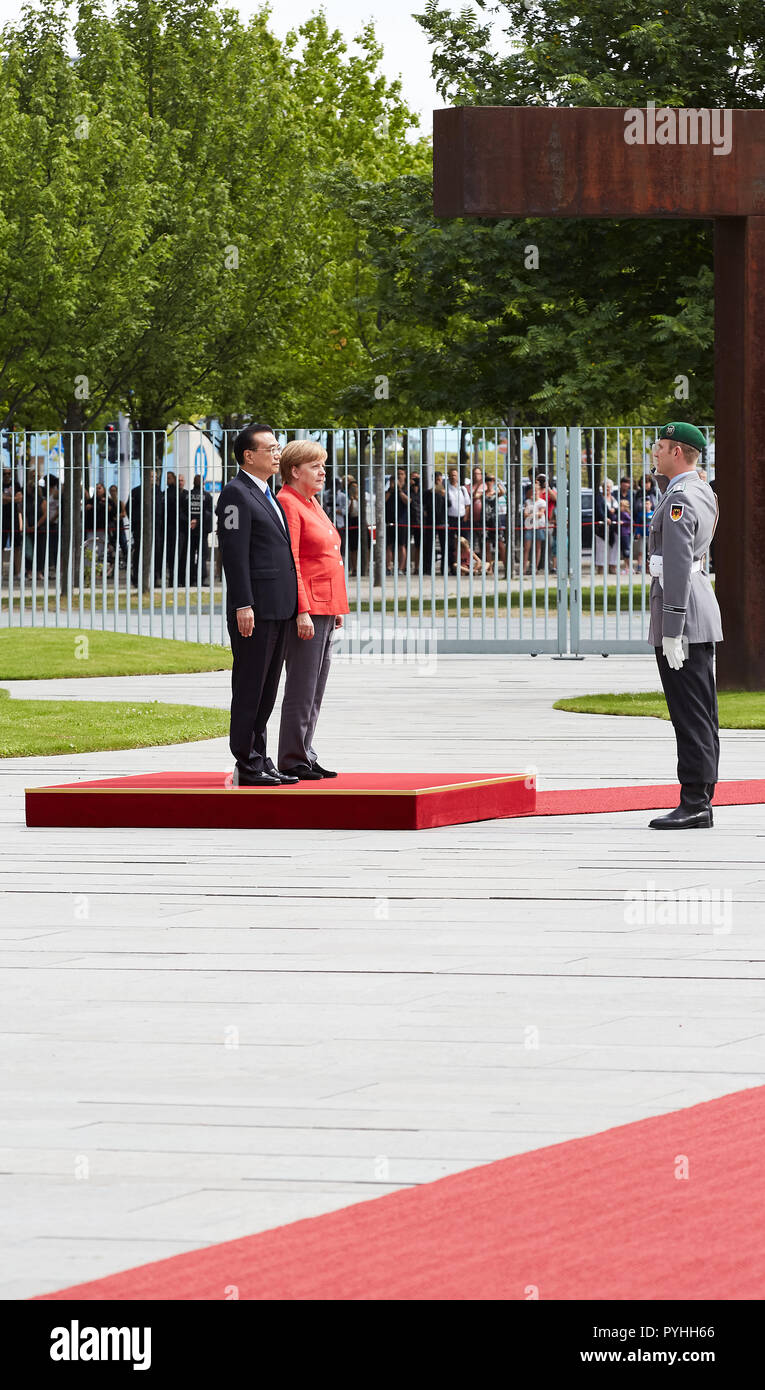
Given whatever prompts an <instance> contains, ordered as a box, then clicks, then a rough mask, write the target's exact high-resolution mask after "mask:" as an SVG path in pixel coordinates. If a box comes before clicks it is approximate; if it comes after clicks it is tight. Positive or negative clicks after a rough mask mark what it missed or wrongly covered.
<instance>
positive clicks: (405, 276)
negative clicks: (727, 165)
mask: <svg viewBox="0 0 765 1390" xmlns="http://www.w3.org/2000/svg"><path fill="white" fill-rule="evenodd" d="M479 5H480V8H481V9H482V10H483V11H484V12H485V13H486V16H487V22H486V23H482V22H478V20H477V19H476V16H475V14H474V12H473V11H466V10H464V9H463V10H462V11H461V12H460V13H458V14H450V13H448V12H447V11H445V10H444V9H442V8H441V7H440V5H439V4H438V3H437V0H430V3H428V4H427V6H426V8H425V12H424V14H422V15H420V16H419V19H420V23H421V25H422V27H423V29H424V30H425V32H426V33H427V34H428V36H429V38H430V40H431V42H432V44H433V50H434V51H433V71H434V75H435V77H436V80H437V83H438V86H439V90H440V91H441V93H442V95H443V96H444V97H445V98H446V99H447V100H449V101H450V102H453V103H454V104H458V105H459V104H467V105H470V104H482V105H505V104H506V105H540V104H542V105H564V106H565V105H588V106H599V105H616V106H625V107H627V106H631V105H635V104H639V105H644V104H645V102H646V101H647V100H649V99H650V98H653V99H655V100H656V101H657V102H658V103H659V104H661V103H672V104H678V105H689V106H690V105H695V106H723V107H725V106H760V105H762V101H763V77H764V76H765V59H764V58H763V47H762V42H761V40H762V10H761V6H760V5H759V4H758V3H746V0H741V2H740V3H737V4H736V5H735V7H732V6H731V4H730V3H729V0H709V3H707V4H705V6H704V8H703V10H702V11H699V10H698V9H697V8H696V7H695V6H691V5H690V4H684V5H682V6H681V7H680V8H679V9H675V10H674V11H671V12H670V11H663V10H659V11H658V12H657V10H656V7H655V6H654V5H652V4H650V3H647V0H637V3H635V2H634V0H581V3H573V0H531V3H523V2H522V0H506V3H499V4H495V5H491V6H489V5H488V4H486V3H482V0H479ZM490 17H496V23H497V24H498V25H499V27H500V28H502V29H504V30H505V32H506V34H507V35H510V36H513V37H514V39H515V41H516V45H517V46H516V48H515V49H514V50H513V51H512V52H509V53H502V54H498V53H497V52H495V51H494V41H493V28H492V24H491V23H490V22H489V19H490ZM338 196H339V197H340V198H341V199H343V200H344V205H345V207H346V208H347V211H348V213H349V215H350V216H351V217H353V219H354V220H355V221H356V224H357V227H358V235H359V246H360V254H361V256H362V257H363V258H364V259H365V260H366V262H367V264H368V265H369V263H371V268H372V272H373V273H372V274H371V275H370V277H369V284H370V290H369V292H368V293H367V295H366V297H365V296H364V295H361V296H359V299H358V308H359V312H360V313H361V314H362V315H365V316H366V323H367V327H366V334H365V338H366V341H367V344H368V348H369V353H370V358H371V361H372V362H373V364H374V370H375V372H376V373H384V374H385V375H387V376H388V377H389V379H390V384H391V385H390V400H389V401H388V402H387V405H386V407H385V412H383V411H382V410H378V411H377V413H376V418H377V419H379V421H380V422H381V423H388V422H390V421H392V419H394V418H396V417H398V418H399V419H400V418H402V417H403V416H404V415H406V416H407V418H411V419H412V420H413V421H417V422H419V421H420V420H421V418H422V416H421V415H420V414H415V413H413V412H416V410H417V406H418V405H419V406H421V408H422V412H423V413H424V415H425V416H427V415H428V414H429V415H430V416H431V417H432V416H433V414H434V413H435V414H439V415H442V416H443V417H445V418H448V419H451V420H457V419H461V420H462V421H463V422H465V423H471V422H472V423H476V422H478V421H479V420H480V421H482V422H486V423H490V422H491V421H492V420H508V421H514V422H516V423H518V422H532V421H533V422H536V423H539V424H553V423H560V422H561V421H579V422H582V423H595V422H596V421H597V422H601V423H615V422H617V421H624V422H625V423H629V422H635V421H638V420H640V419H641V418H642V419H646V418H661V417H662V416H666V415H667V414H668V413H672V412H674V413H677V412H678V410H679V409H680V408H681V407H680V406H679V404H678V403H679V401H681V400H682V411H683V413H684V414H686V415H688V416H690V418H695V419H698V420H707V419H709V418H711V417H712V415H713V384H712V373H713V364H712V339H713V304H712V242H711V228H710V225H709V224H708V223H703V222H693V223H684V222H676V221H661V222H659V221H657V222H650V221H634V222H622V223H617V222H597V221H570V220H553V219H549V220H532V219H526V220H522V221H520V220H519V221H486V220H483V221H482V220H474V221H469V222H460V221H454V220H450V221H443V222H437V221H436V220H435V219H434V218H433V216H432V213H431V208H430V182H429V180H428V179H427V177H425V176H423V177H422V178H421V179H420V180H419V181H413V180H411V179H410V180H409V181H407V180H405V179H404V180H402V179H397V180H388V181H387V182H386V184H385V185H383V186H372V185H370V184H369V183H363V182H362V181H360V180H359V181H357V182H356V186H355V188H352V187H351V186H350V185H347V186H346V188H345V189H344V190H338ZM527 246H536V247H537V248H538V253H539V265H538V268H537V269H531V268H527V266H526V264H525V251H524V248H525V247H527ZM681 377H684V378H687V379H688V390H689V394H688V399H687V401H686V400H685V399H684V398H683V396H682V392H683V383H682V382H681V381H679V380H678V378H681ZM676 392H678V393H680V394H677V395H676V394H675V393H676ZM373 404H374V403H373V401H372V398H371V392H370V388H369V386H368V385H365V384H362V383H361V381H359V382H358V383H356V385H355V386H354V389H353V390H352V391H350V392H348V393H347V394H346V397H345V406H346V409H347V410H348V411H349V412H350V413H351V414H352V413H354V412H356V413H358V412H361V411H362V410H363V411H365V412H367V413H368V412H369V411H370V410H371V409H372V406H373Z"/></svg>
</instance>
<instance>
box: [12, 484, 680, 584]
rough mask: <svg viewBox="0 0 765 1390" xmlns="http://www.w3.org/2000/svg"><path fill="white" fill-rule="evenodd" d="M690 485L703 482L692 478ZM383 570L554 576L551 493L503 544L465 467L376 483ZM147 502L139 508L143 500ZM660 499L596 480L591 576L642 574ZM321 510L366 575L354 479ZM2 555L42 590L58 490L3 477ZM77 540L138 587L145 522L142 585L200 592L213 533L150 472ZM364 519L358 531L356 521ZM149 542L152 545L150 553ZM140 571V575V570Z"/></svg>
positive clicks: (198, 490) (519, 517) (56, 537)
mask: <svg viewBox="0 0 765 1390" xmlns="http://www.w3.org/2000/svg"><path fill="white" fill-rule="evenodd" d="M700 476H702V477H703V478H706V475H705V474H704V473H703V472H701V474H700ZM385 488H386V490H385V501H384V515H385V566H386V573H387V574H388V575H393V574H394V572H397V573H398V574H399V575H406V574H407V573H409V574H414V575H416V574H419V573H420V572H421V571H422V572H423V573H425V574H430V573H431V572H433V573H434V574H438V573H441V574H444V575H446V574H448V575H456V574H457V573H458V572H459V573H460V574H461V575H470V574H473V575H481V574H487V573H491V574H494V573H497V574H498V575H500V576H505V575H506V574H507V571H508V563H509V557H510V553H512V556H513V565H512V573H513V574H514V575H518V574H519V573H520V572H521V571H522V572H523V574H524V575H529V574H531V573H537V572H543V573H547V574H555V573H556V571H557V518H556V511H557V491H556V489H555V488H554V487H553V486H551V485H550V483H549V482H548V478H547V475H546V474H545V473H543V472H537V473H536V474H535V475H534V474H529V476H528V477H526V478H525V479H523V481H522V483H521V486H520V496H519V497H518V499H517V501H516V502H515V508H516V515H515V518H514V524H513V536H512V539H511V537H510V534H509V527H510V521H509V507H508V500H509V499H508V494H507V488H506V485H505V483H504V482H503V480H502V479H501V478H498V477H496V476H495V475H494V474H493V473H487V472H485V471H484V470H483V469H482V468H481V467H478V466H476V467H475V468H473V469H472V471H470V472H469V473H464V474H463V475H462V476H461V475H460V470H459V469H458V468H457V467H456V466H452V467H450V468H448V469H447V470H446V471H436V472H435V473H434V475H433V482H432V486H428V487H425V488H423V486H422V482H421V475H420V473H419V472H417V471H410V470H409V469H407V468H404V467H399V468H398V469H397V470H396V471H395V472H394V473H392V474H391V475H390V476H389V477H388V478H386V484H385ZM145 491H147V492H148V493H149V494H150V499H149V500H148V503H147V501H146V499H145V497H144V492H145ZM658 500H659V493H658V489H657V486H656V481H655V479H654V477H653V476H652V475H651V474H646V475H645V477H641V478H639V479H637V480H635V481H634V482H633V481H631V480H630V479H629V478H628V477H626V476H625V477H622V478H621V479H620V481H619V483H618V484H617V483H615V482H614V481H613V480H612V479H611V478H609V477H606V478H605V480H604V482H603V484H602V485H601V486H599V487H597V488H596V489H595V490H594V497H593V504H592V512H591V514H587V515H585V516H583V527H582V541H583V549H584V551H585V552H587V551H589V550H590V549H592V552H593V564H594V567H595V570H596V572H597V573H599V574H604V573H605V572H606V571H608V573H610V574H615V573H616V572H617V570H618V569H619V568H621V572H622V573H623V574H625V573H629V572H630V570H633V571H634V572H635V573H640V572H642V570H643V567H644V552H645V544H646V538H647V534H648V529H649V527H650V523H651V517H652V516H653V512H654V509H655V507H656V505H657V502H658ZM322 505H323V507H324V509H325V511H326V512H327V514H328V515H329V516H330V517H331V518H332V520H333V523H334V525H335V526H336V527H337V529H338V531H339V533H340V536H341V537H342V540H343V552H344V554H345V555H346V556H347V568H348V572H349V573H350V574H352V575H358V574H360V573H361V572H362V570H364V569H365V562H364V560H363V558H362V557H363V554H364V553H365V549H368V545H367V547H366V548H365V549H362V547H361V546H360V540H359V538H360V528H361V526H362V525H363V524H366V526H367V542H368V541H369V539H370V537H371V536H372V535H373V527H374V518H375V508H374V500H373V498H371V497H370V496H369V494H365V497H364V507H363V508H362V505H361V499H360V494H359V482H358V479H357V478H355V477H353V476H352V475H350V474H347V475H345V476H340V475H336V476H335V477H334V479H332V478H329V477H328V479H327V483H326V486H325V488H324V491H323V494H322ZM1 511H2V549H3V551H4V552H5V551H8V550H10V551H12V553H13V571H14V574H16V575H19V574H20V573H21V569H22V566H23V567H24V568H25V571H26V574H27V576H31V575H32V574H33V573H34V574H35V575H36V577H37V579H38V580H40V581H42V579H43V577H44V575H45V573H46V571H47V572H48V573H51V572H55V570H56V567H57V561H58V555H59V546H60V521H61V518H60V491H59V480H58V478H57V477H56V476H55V475H54V474H48V475H47V476H46V477H44V478H42V479H41V480H40V481H39V482H38V483H35V482H28V483H26V484H25V485H22V484H21V483H20V482H19V481H18V479H17V478H14V475H13V474H12V472H11V470H10V469H5V470H4V471H3V483H2V507H1ZM81 511H82V536H83V541H84V546H85V553H86V567H88V566H90V564H91V561H92V562H94V563H95V564H96V565H97V566H98V569H99V573H100V572H101V567H102V566H105V569H106V576H107V578H109V579H111V578H112V577H113V576H114V573H115V569H117V571H118V572H119V570H124V571H125V572H127V570H128V568H129V570H130V576H131V582H132V583H133V585H137V584H138V582H139V578H140V575H139V570H140V569H141V566H142V562H143V555H144V550H145V549H146V547H142V544H141V534H142V528H143V525H144V519H145V518H149V519H150V521H151V535H150V536H149V537H148V538H147V546H149V547H151V548H152V550H153V554H152V555H151V556H150V557H149V559H148V567H149V570H150V582H152V583H153V584H155V585H160V584H161V583H162V579H163V575H164V577H165V580H166V582H167V583H168V584H170V585H172V584H174V583H177V584H181V585H184V584H190V585H191V586H192V587H193V586H195V585H196V584H197V583H202V584H207V583H208V582H209V578H210V573H209V566H210V559H211V548H210V537H211V534H212V532H213V530H214V525H215V520H214V515H213V498H212V496H211V494H210V493H209V492H208V491H206V490H205V487H204V482H203V479H202V478H201V477H200V476H199V475H197V477H195V478H194V481H193V484H192V486H191V488H188V487H187V486H186V479H185V477H184V476H183V474H176V473H174V472H168V473H167V475H166V478H165V485H164V487H162V486H161V485H160V482H159V480H158V476H157V474H156V473H154V472H150V473H148V474H147V475H146V479H145V482H144V483H143V484H139V485H138V486H136V487H134V488H133V489H132V492H131V493H130V495H129V497H128V499H127V501H126V500H124V499H120V497H119V494H118V490H117V487H116V486H115V485H112V486H111V487H110V488H108V489H107V488H106V487H105V485H104V483H102V482H99V483H97V484H96V486H95V488H93V489H92V491H91V490H89V491H88V493H87V494H86V496H85V499H84V502H83V505H82V509H81ZM364 518H365V520H364ZM152 538H153V545H152ZM144 568H145V565H144Z"/></svg>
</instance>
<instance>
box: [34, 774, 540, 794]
mask: <svg viewBox="0 0 765 1390" xmlns="http://www.w3.org/2000/svg"><path fill="white" fill-rule="evenodd" d="M523 781H525V774H524V773H522V772H519V773H517V774H513V775H512V776H510V777H487V778H481V779H479V780H478V781H476V782H449V783H447V784H444V785H443V786H438V787H401V788H399V789H398V790H397V789H396V788H390V787H380V788H378V789H375V788H374V787H369V788H367V787H325V788H322V790H323V791H326V792H327V793H329V794H330V795H331V796H428V795H432V794H434V793H436V792H458V791H469V790H471V789H472V788H473V787H496V786H498V785H501V784H503V783H509V782H523ZM24 790H25V795H26V796H41V795H42V794H43V793H45V794H46V795H47V796H50V795H54V796H79V795H80V794H81V793H82V792H91V793H96V794H98V795H101V796H103V795H106V796H121V795H123V794H124V793H125V792H129V793H130V794H131V795H132V796H135V795H136V794H137V795H139V796H167V795H171V796H228V795H229V793H230V792H260V793H261V794H263V793H264V792H265V793H266V795H273V794H274V792H276V793H281V794H282V795H284V796H287V795H290V794H291V795H292V797H293V799H294V796H295V788H294V786H292V787H130V786H127V787H93V786H88V785H87V783H83V784H82V785H81V786H79V787H72V786H62V787H55V786H54V787H26V788H25V789H24ZM297 790H298V793H299V792H301V791H303V792H310V793H311V794H312V795H315V794H316V792H317V791H318V790H319V789H318V787H298V789H297ZM529 790H532V789H531V788H529Z"/></svg>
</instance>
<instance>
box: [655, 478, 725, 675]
mask: <svg viewBox="0 0 765 1390" xmlns="http://www.w3.org/2000/svg"><path fill="white" fill-rule="evenodd" d="M716 521H717V504H716V499H715V495H714V493H713V491H712V489H711V487H710V486H709V484H708V483H705V482H704V481H703V480H702V479H701V478H700V477H699V475H698V473H695V472H694V473H689V474H686V476H685V477H681V478H680V479H679V481H677V482H675V483H670V485H669V487H667V489H666V491H665V493H664V495H663V497H662V498H661V501H660V502H659V504H658V506H657V508H656V511H655V512H654V514H653V517H652V519H651V526H650V529H649V532H648V558H649V561H650V557H651V556H652V555H661V556H662V559H663V565H664V573H663V575H662V577H661V580H660V579H659V577H658V576H654V577H653V578H652V580H651V621H650V625H649V629H648V641H649V642H650V643H651V645H652V646H654V647H660V646H661V639H662V637H687V638H688V641H689V642H721V641H722V624H721V622H720V609H719V607H718V604H717V599H716V598H715V593H714V589H713V588H712V585H711V583H710V581H709V576H708V575H707V574H706V573H705V572H704V570H703V569H702V570H696V571H695V572H694V571H692V569H691V565H692V563H693V561H694V560H701V559H703V557H704V556H705V555H706V552H707V550H708V549H709V543H710V541H711V539H712V536H713V534H714V529H715V524H716Z"/></svg>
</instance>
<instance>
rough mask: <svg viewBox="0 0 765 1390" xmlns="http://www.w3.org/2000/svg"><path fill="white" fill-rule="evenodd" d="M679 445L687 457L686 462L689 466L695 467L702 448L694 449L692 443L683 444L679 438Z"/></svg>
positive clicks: (683, 454)
mask: <svg viewBox="0 0 765 1390" xmlns="http://www.w3.org/2000/svg"><path fill="white" fill-rule="evenodd" d="M677 447H678V449H679V450H680V452H681V454H682V456H683V458H684V459H685V462H686V463H687V464H688V467H689V468H695V467H696V460H697V459H698V458H700V456H701V450H700V449H694V447H693V445H692V444H681V443H680V441H679V440H678V441H677Z"/></svg>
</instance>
